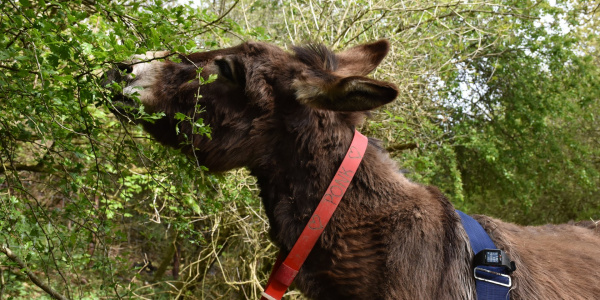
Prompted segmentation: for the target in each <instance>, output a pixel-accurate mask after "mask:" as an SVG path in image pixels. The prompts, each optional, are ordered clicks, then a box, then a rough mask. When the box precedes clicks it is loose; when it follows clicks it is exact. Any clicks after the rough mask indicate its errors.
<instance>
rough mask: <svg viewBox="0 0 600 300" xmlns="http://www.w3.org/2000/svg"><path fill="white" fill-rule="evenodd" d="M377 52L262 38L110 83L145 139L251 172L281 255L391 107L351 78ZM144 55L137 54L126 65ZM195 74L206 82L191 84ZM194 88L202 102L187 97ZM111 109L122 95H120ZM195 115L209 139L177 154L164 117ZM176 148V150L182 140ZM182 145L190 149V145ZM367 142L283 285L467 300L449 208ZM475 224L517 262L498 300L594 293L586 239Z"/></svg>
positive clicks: (197, 139) (464, 251) (375, 59)
mask: <svg viewBox="0 0 600 300" xmlns="http://www.w3.org/2000/svg"><path fill="white" fill-rule="evenodd" d="M388 49H389V45H388V42H387V41H378V42H375V43H371V44H365V45H360V46H357V47H355V48H351V49H349V50H346V51H344V52H341V53H338V54H334V53H332V52H331V51H329V50H328V49H327V48H325V47H323V46H310V47H299V48H294V52H293V53H289V52H286V51H283V50H281V49H280V48H278V47H275V46H272V45H268V44H264V43H253V42H249V43H244V44H241V45H239V46H236V47H232V48H228V49H223V50H217V51H209V52H202V53H195V54H191V55H188V56H182V57H181V59H182V60H181V62H180V63H175V62H172V61H168V60H167V61H152V62H145V63H138V64H135V65H133V68H132V69H129V71H130V72H132V73H134V74H135V75H136V76H135V77H132V76H127V77H126V78H121V79H123V80H125V81H126V82H127V85H128V89H127V91H129V92H130V93H129V94H126V96H127V95H130V94H131V93H133V92H131V91H134V90H135V88H136V87H143V88H144V89H143V90H141V91H139V93H140V94H141V95H140V98H141V99H142V102H143V104H144V106H145V109H146V111H156V112H159V111H160V112H164V113H165V114H166V117H165V118H163V119H161V120H159V121H158V122H156V123H154V124H150V123H143V125H144V127H145V129H146V130H147V131H148V132H150V133H151V134H152V135H153V136H154V137H155V138H156V139H157V140H158V141H160V142H162V143H164V144H166V145H169V146H173V147H179V148H181V149H182V151H183V152H185V153H187V154H192V151H194V152H195V153H194V155H195V157H197V158H198V159H199V161H200V163H201V164H203V165H205V166H207V167H208V168H209V169H210V170H212V171H217V172H218V171H225V170H229V169H232V168H237V167H244V166H245V167H248V168H249V169H250V170H251V172H252V174H253V175H254V176H256V177H257V179H258V183H259V185H260V188H261V192H260V196H261V197H262V200H263V204H264V206H265V209H266V213H267V216H268V218H269V222H270V225H271V231H270V235H271V238H272V239H273V241H275V243H276V244H277V245H278V246H279V247H281V249H282V250H283V252H286V251H289V250H290V249H291V247H292V245H293V244H294V242H295V241H296V239H297V238H298V236H299V235H300V232H301V230H302V229H303V228H304V226H305V224H306V223H307V222H308V219H309V217H310V215H311V213H312V212H313V210H314V209H315V208H316V206H317V203H318V201H319V199H320V197H321V196H322V194H323V192H324V191H325V189H326V187H327V185H328V184H329V181H330V180H331V178H332V177H333V174H334V172H335V171H336V169H337V167H338V165H339V164H340V162H341V160H342V158H343V156H344V154H345V151H346V149H347V148H348V146H349V144H350V141H351V139H352V136H353V130H354V127H355V126H356V125H358V124H359V123H360V122H361V121H362V120H363V118H364V115H365V114H364V111H368V110H370V109H373V108H376V107H378V106H381V105H383V104H386V103H388V102H391V101H392V100H393V99H394V98H395V97H396V96H397V89H396V88H395V86H394V85H392V84H390V83H387V82H382V81H377V80H373V79H370V78H367V77H365V76H366V75H367V74H368V73H370V72H372V71H373V70H374V69H375V68H376V67H377V65H379V63H380V62H381V60H382V59H383V58H384V57H385V55H386V54H387V52H388ZM148 57H152V55H150V56H146V57H138V58H135V60H136V61H138V62H139V61H143V60H144V59H146V58H148ZM198 68H202V72H201V75H202V76H204V77H205V78H206V77H208V75H209V74H214V73H216V74H218V75H219V77H218V79H217V81H216V82H214V83H211V84H207V85H202V86H200V85H199V83H198V80H195V76H196V70H197V69H198ZM198 90H199V91H200V94H202V96H203V97H202V98H199V99H198V98H196V97H195V95H196V94H197V92H198ZM121 100H123V99H121ZM196 104H200V105H201V106H202V107H203V108H204V110H205V112H204V113H202V114H201V115H199V117H202V118H203V119H204V121H205V122H206V123H208V124H210V126H211V128H212V139H209V138H206V137H202V136H194V137H193V141H192V143H193V146H194V148H192V147H190V146H189V145H188V146H186V144H185V143H183V142H186V140H185V138H184V136H183V135H181V134H180V135H177V134H176V131H175V126H180V127H181V128H180V130H181V132H185V133H187V136H192V135H191V134H190V132H191V129H190V126H189V124H186V123H185V122H183V123H181V124H179V125H177V122H176V121H175V120H174V114H175V113H177V112H182V113H186V114H188V115H190V116H192V115H193V111H194V106H195V105H196ZM188 144H189V143H188ZM192 149H195V150H192ZM397 170H398V167H397V166H396V164H395V163H394V162H393V161H392V160H391V159H390V158H389V157H388V155H387V154H386V153H385V152H384V151H383V150H382V149H381V147H380V146H379V145H378V144H377V142H375V141H370V144H369V146H368V148H367V150H366V153H365V155H364V160H363V162H362V164H361V166H360V168H359V170H358V172H357V174H356V176H355V178H354V180H353V181H352V184H351V185H350V188H349V190H348V192H347V194H346V196H345V197H344V199H343V200H342V202H341V203H340V205H339V208H338V210H337V211H336V212H335V214H334V215H333V218H332V219H331V221H330V223H329V224H328V225H327V228H326V230H325V231H324V233H323V235H322V237H321V239H320V240H319V242H318V243H317V245H316V247H315V248H314V249H313V251H312V252H311V254H310V256H309V257H308V259H307V261H306V263H305V264H304V266H303V267H302V269H301V271H300V273H299V275H298V277H297V278H296V280H295V283H296V285H297V287H298V288H299V289H300V290H301V291H303V292H304V293H305V294H306V295H307V296H308V297H310V298H314V299H475V297H476V296H475V292H474V286H475V282H474V279H473V276H472V268H471V259H472V256H473V253H472V251H471V250H470V246H469V241H468V237H467V235H466V233H465V231H464V229H463V227H462V225H461V222H460V219H459V217H458V215H457V214H456V212H455V211H454V208H453V207H452V204H451V203H450V202H449V201H448V200H447V199H446V198H445V197H444V196H443V195H442V194H441V193H440V192H439V190H438V189H437V188H434V187H427V186H423V185H420V184H417V183H413V182H411V181H409V180H407V179H406V178H405V177H404V176H403V175H402V174H401V173H399V172H398V171H397ZM475 218H476V219H477V220H478V221H479V222H480V223H481V224H482V225H483V226H484V228H485V229H486V230H487V231H488V232H489V234H490V235H491V237H492V239H493V240H494V241H495V243H496V245H497V246H498V247H500V248H501V249H504V250H505V251H506V252H508V253H509V254H510V256H511V257H512V259H513V260H514V261H516V263H517V266H518V268H517V271H516V272H514V273H513V276H512V277H513V281H514V286H513V290H512V292H511V296H512V299H515V300H518V299H527V300H529V299H594V298H598V297H600V274H599V273H600V235H599V234H598V231H596V232H595V231H594V230H590V229H588V228H584V227H583V226H574V225H547V226H542V227H520V226H517V225H513V224H509V223H504V222H502V221H499V220H495V219H493V218H489V217H485V216H475Z"/></svg>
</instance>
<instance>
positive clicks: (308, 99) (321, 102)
mask: <svg viewBox="0 0 600 300" xmlns="http://www.w3.org/2000/svg"><path fill="white" fill-rule="evenodd" d="M294 87H295V88H296V97H297V99H298V101H299V102H301V103H304V104H306V105H308V106H311V107H314V108H318V109H326V110H332V111H367V110H372V109H375V108H377V107H379V106H382V105H384V104H387V103H390V102H392V101H393V100H394V99H395V98H396V97H397V96H398V89H397V88H396V86H395V85H393V84H392V83H388V82H384V81H378V80H373V79H370V78H366V77H362V76H351V77H345V78H340V79H338V80H336V81H335V82H333V83H329V84H326V83H321V84H320V85H319V84H315V83H313V84H309V83H308V82H300V81H297V82H295V83H294Z"/></svg>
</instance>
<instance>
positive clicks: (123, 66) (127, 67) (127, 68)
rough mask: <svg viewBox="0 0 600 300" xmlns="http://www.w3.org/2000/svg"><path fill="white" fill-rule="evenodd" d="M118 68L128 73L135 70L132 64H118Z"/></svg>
mask: <svg viewBox="0 0 600 300" xmlns="http://www.w3.org/2000/svg"><path fill="white" fill-rule="evenodd" d="M117 68H119V70H121V72H125V73H127V74H130V73H132V72H133V66H132V65H130V64H117Z"/></svg>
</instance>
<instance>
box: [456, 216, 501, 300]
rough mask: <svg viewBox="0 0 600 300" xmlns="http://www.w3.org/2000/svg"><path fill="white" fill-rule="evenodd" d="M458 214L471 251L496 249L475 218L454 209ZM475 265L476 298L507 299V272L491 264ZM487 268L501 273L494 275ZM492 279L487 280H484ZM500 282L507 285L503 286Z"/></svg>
mask: <svg viewBox="0 0 600 300" xmlns="http://www.w3.org/2000/svg"><path fill="white" fill-rule="evenodd" d="M456 212H457V213H458V215H459V216H460V220H461V222H462V225H463V227H464V228H465V231H466V232H467V235H468V236H469V241H470V242H471V248H473V253H474V254H477V253H479V251H481V250H483V249H497V248H496V245H494V242H492V239H491V238H490V236H489V235H488V234H487V233H486V232H485V230H484V229H483V227H481V224H479V222H477V221H475V219H473V218H471V217H470V216H469V215H467V214H465V213H463V212H462V211H460V210H457V211H456ZM473 267H476V269H475V271H474V275H475V278H476V280H475V285H476V288H477V299H478V300H508V299H510V295H509V291H510V283H511V282H510V277H508V273H507V271H506V269H505V268H504V267H491V266H473ZM481 269H483V270H487V271H491V272H494V273H499V274H503V275H504V276H502V275H496V274H494V273H488V272H486V271H481ZM482 279H484V280H489V281H493V282H494V283H492V282H487V281H484V280H482ZM501 284H504V285H507V286H503V285H501Z"/></svg>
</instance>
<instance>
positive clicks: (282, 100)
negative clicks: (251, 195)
mask: <svg viewBox="0 0 600 300" xmlns="http://www.w3.org/2000/svg"><path fill="white" fill-rule="evenodd" d="M293 50H294V51H293V52H292V53H290V52H287V51H284V50H282V49H280V48H278V47H276V46H273V45H269V44H265V43H259V42H247V43H244V44H241V45H239V46H236V47H232V48H226V49H221V50H216V51H208V52H201V53H194V54H190V55H185V56H184V55H179V59H178V62H175V61H173V60H169V59H168V58H167V59H163V60H161V59H157V58H162V57H165V56H167V55H168V54H167V53H159V52H157V53H149V54H147V55H146V56H144V57H136V58H134V59H133V60H132V61H130V62H128V63H127V64H124V65H123V66H122V67H120V68H121V69H123V70H124V72H116V71H113V72H112V73H111V74H112V75H111V74H109V77H112V78H111V79H113V80H115V81H122V82H125V85H126V86H125V87H124V89H123V92H122V95H119V97H117V98H115V103H120V104H121V105H122V104H125V105H131V104H133V103H134V102H133V101H130V98H131V97H132V95H134V94H139V100H140V102H141V104H142V105H143V106H144V110H145V111H146V112H151V113H154V112H161V113H164V114H165V116H164V117H163V118H162V119H160V120H157V121H155V122H147V121H139V122H140V123H142V124H143V126H144V128H145V130H147V131H148V132H149V133H150V134H151V135H153V136H154V137H155V138H156V139H157V140H158V141H160V142H161V143H163V144H166V145H170V146H173V147H179V148H182V150H183V151H184V152H187V153H188V154H191V153H192V151H193V152H194V154H195V157H197V158H198V160H199V163H200V164H203V165H205V166H207V167H208V168H209V169H210V170H211V171H224V170H228V169H232V168H235V167H241V166H249V167H253V166H255V165H257V164H261V160H262V162H263V163H264V160H265V158H264V155H265V153H264V152H265V151H267V149H268V148H270V147H275V146H276V145H277V143H278V142H280V139H282V138H283V137H287V138H294V137H293V135H294V134H295V133H297V132H300V131H305V132H306V131H310V130H313V131H315V132H317V131H319V130H328V129H327V128H329V129H331V128H336V127H340V126H341V127H343V128H345V129H348V130H346V131H348V132H351V129H352V128H353V127H354V126H355V125H356V123H358V122H360V120H361V117H360V116H362V115H363V114H362V113H361V112H364V111H368V110H371V109H374V108H376V107H379V106H381V105H383V104H386V103H388V102H391V101H392V100H394V98H396V96H397V94H398V91H397V89H396V87H395V86H394V85H392V84H390V83H387V82H382V81H377V80H373V79H370V78H367V77H365V76H366V75H367V74H369V73H370V72H372V71H373V70H374V69H375V68H376V67H377V66H378V65H379V63H380V62H381V61H382V60H383V58H384V57H385V55H386V54H387V52H388V50H389V43H388V42H387V41H385V40H381V41H378V42H375V43H371V44H364V45H360V46H357V47H354V48H350V49H348V50H346V51H344V52H341V53H337V54H334V53H333V52H331V51H330V50H328V49H327V48H325V47H323V46H315V45H311V46H306V47H296V48H294V49H293ZM211 74H217V79H216V80H215V81H214V82H211V83H204V84H203V83H202V81H203V80H200V79H199V76H201V77H202V78H203V79H205V80H206V79H208V78H209V76H210V75H211ZM198 107H200V110H198ZM178 113H180V114H178ZM181 114H184V115H186V116H188V117H189V119H190V120H198V119H199V118H201V119H203V121H204V123H206V124H208V125H209V126H210V127H211V130H212V132H211V136H210V137H207V136H200V135H194V134H193V129H192V127H193V124H192V123H191V122H182V121H181V120H180V119H181V118H176V115H177V116H181Z"/></svg>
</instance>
